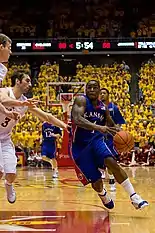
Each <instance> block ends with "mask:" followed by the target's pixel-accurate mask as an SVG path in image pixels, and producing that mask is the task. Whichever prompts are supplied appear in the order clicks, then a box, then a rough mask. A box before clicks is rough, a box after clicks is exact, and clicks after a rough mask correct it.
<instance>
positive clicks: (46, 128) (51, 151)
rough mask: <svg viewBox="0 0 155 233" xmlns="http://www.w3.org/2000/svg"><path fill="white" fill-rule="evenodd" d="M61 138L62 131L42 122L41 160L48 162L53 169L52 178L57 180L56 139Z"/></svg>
mask: <svg viewBox="0 0 155 233" xmlns="http://www.w3.org/2000/svg"><path fill="white" fill-rule="evenodd" d="M61 136H62V130H61V129H60V128H59V127H57V126H54V125H51V124H49V123H48V122H44V123H43V125H42V138H43V141H42V145H41V154H42V159H43V160H44V161H46V162H49V163H50V164H51V166H52V169H53V175H52V177H53V178H58V165H57V160H56V153H57V145H56V144H57V139H58V138H60V137H61Z"/></svg>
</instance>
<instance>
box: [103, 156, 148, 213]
mask: <svg viewBox="0 0 155 233" xmlns="http://www.w3.org/2000/svg"><path fill="white" fill-rule="evenodd" d="M104 164H105V165H106V166H107V167H108V168H109V169H110V171H111V172H112V173H113V175H114V177H115V179H116V180H117V182H118V183H119V184H120V185H121V186H122V187H123V188H124V190H125V191H126V192H127V193H128V194H129V196H130V199H131V202H132V204H133V205H134V207H135V208H136V209H142V208H144V207H145V206H147V205H148V202H147V201H145V200H143V199H142V198H141V197H140V196H139V195H138V194H137V193H136V192H135V190H134V187H133V185H132V184H131V182H130V180H129V178H128V176H127V174H126V172H125V171H124V170H123V169H122V168H121V167H120V166H119V165H118V164H117V162H116V161H115V160H114V159H113V158H112V157H107V158H105V159H104Z"/></svg>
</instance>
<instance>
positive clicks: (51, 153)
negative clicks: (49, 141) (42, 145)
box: [47, 145, 58, 178]
mask: <svg viewBox="0 0 155 233" xmlns="http://www.w3.org/2000/svg"><path fill="white" fill-rule="evenodd" d="M47 157H48V158H49V159H50V160H51V164H52V169H53V174H52V177H53V178H58V164H57V160H56V146H55V145H53V146H52V147H50V148H49V149H48V150H47Z"/></svg>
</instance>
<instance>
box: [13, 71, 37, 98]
mask: <svg viewBox="0 0 155 233" xmlns="http://www.w3.org/2000/svg"><path fill="white" fill-rule="evenodd" d="M11 86H12V87H17V88H18V90H20V92H21V93H22V94H26V93H27V92H28V91H29V90H30V88H31V87H32V84H31V78H30V75H29V73H27V72H25V71H16V72H15V73H14V74H13V75H12V76H11Z"/></svg>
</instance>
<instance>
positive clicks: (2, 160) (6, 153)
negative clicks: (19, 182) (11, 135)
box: [0, 139, 17, 174]
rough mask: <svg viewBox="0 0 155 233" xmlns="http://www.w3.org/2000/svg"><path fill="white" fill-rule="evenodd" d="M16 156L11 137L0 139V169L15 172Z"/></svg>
mask: <svg viewBox="0 0 155 233" xmlns="http://www.w3.org/2000/svg"><path fill="white" fill-rule="evenodd" d="M16 166H17V157H16V155H15V147H14V145H13V143H12V141H11V139H6V140H0V171H1V172H4V173H5V174H6V173H14V174H16Z"/></svg>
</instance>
